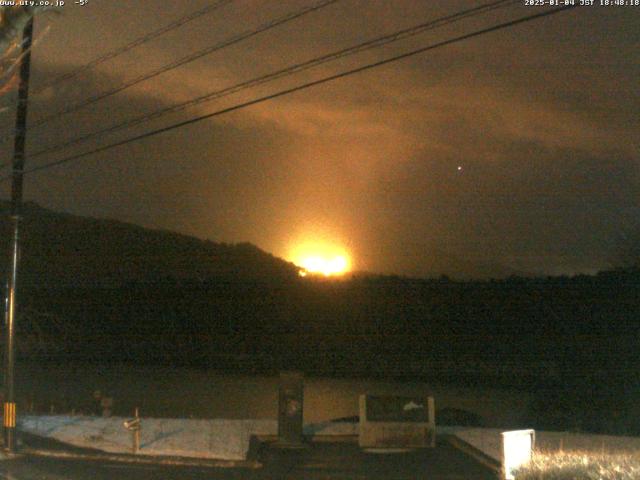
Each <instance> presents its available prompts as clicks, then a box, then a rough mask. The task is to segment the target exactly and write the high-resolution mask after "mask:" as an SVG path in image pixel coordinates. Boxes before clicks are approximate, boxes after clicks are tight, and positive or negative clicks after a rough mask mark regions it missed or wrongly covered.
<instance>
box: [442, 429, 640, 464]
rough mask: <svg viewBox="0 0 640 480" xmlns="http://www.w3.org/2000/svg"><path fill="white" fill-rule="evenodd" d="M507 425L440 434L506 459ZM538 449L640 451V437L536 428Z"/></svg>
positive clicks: (609, 451) (448, 430)
mask: <svg viewBox="0 0 640 480" xmlns="http://www.w3.org/2000/svg"><path fill="white" fill-rule="evenodd" d="M504 431H505V430H504V429H497V428H465V427H439V428H438V433H439V434H451V435H455V436H456V437H458V438H459V439H460V440H463V441H464V442H466V443H468V444H469V445H471V446H472V447H474V448H476V449H478V450H480V451H481V452H482V453H484V454H485V455H488V456H489V457H491V458H493V459H494V460H497V461H498V462H502V435H501V433H502V432H504ZM535 448H536V450H540V451H547V452H548V451H551V452H553V451H559V450H564V451H578V450H579V451H588V452H594V453H601V452H605V453H622V452H638V451H640V438H638V437H618V436H612V435H591V434H586V433H569V432H540V431H536V447H535Z"/></svg>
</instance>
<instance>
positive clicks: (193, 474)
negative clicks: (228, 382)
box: [0, 443, 496, 480]
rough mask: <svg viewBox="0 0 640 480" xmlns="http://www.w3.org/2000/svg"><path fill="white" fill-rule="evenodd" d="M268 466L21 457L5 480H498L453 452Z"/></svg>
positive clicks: (336, 451)
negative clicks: (193, 465) (213, 466)
mask: <svg viewBox="0 0 640 480" xmlns="http://www.w3.org/2000/svg"><path fill="white" fill-rule="evenodd" d="M260 457H261V461H262V462H263V464H264V467H263V468H261V469H256V470H246V469H229V468H224V469H210V468H185V467H169V466H160V465H131V464H119V463H112V462H106V461H105V462H98V461H72V460H58V459H50V458H36V457H22V458H18V459H14V460H7V461H2V462H0V479H7V480H35V479H38V480H107V479H109V480H112V479H113V480H115V479H118V480H128V479H136V480H159V479H168V480H173V479H175V480H205V479H207V480H216V479H219V480H232V479H234V480H235V479H247V480H254V479H255V480H266V479H283V480H284V479H288V480H298V479H300V480H302V479H304V480H320V479H323V480H325V479H326V480H333V479H356V480H360V479H380V480H382V479H384V480H408V479H415V480H417V479H429V480H467V479H468V480H485V479H487V480H489V479H495V478H496V476H495V474H493V473H492V472H491V471H490V470H488V469H486V468H484V467H482V466H481V465H479V464H477V463H476V462H475V461H473V460H472V459H470V458H468V457H466V456H465V455H464V454H462V453H461V452H459V451H457V450H455V449H454V448H453V447H451V446H449V445H446V444H443V445H439V446H437V447H436V448H435V449H430V450H422V451H416V452H410V453H401V454H384V455H383V454H372V453H364V452H362V451H361V450H360V449H359V448H358V447H357V445H353V444H344V443H343V444H314V445H312V446H311V447H309V448H307V449H304V450H300V451H295V450H276V449H273V448H269V447H265V448H263V449H262V451H261V452H260Z"/></svg>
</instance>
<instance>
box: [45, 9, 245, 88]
mask: <svg viewBox="0 0 640 480" xmlns="http://www.w3.org/2000/svg"><path fill="white" fill-rule="evenodd" d="M233 1H234V0H218V1H217V2H214V3H212V4H211V5H208V6H206V7H204V8H202V9H200V10H196V11H195V12H193V13H190V14H188V15H186V16H184V17H182V18H179V19H178V20H175V21H174V22H171V23H169V24H168V25H165V26H164V27H161V28H159V29H157V30H154V31H152V32H149V33H147V34H146V35H143V36H142V37H139V38H137V39H135V40H133V41H132V42H130V43H127V44H126V45H123V46H121V47H118V48H116V49H115V50H112V51H110V52H107V53H105V54H104V55H101V56H99V57H97V58H94V59H93V60H91V61H90V62H89V63H87V64H85V65H83V66H82V67H80V68H78V69H76V70H74V71H72V72H69V73H66V74H63V75H60V76H59V77H57V78H55V79H53V80H52V81H51V82H49V83H46V84H45V85H43V86H41V87H39V88H37V89H35V90H34V92H33V93H40V92H42V91H43V90H45V89H47V88H49V87H53V86H56V85H58V84H60V83H62V82H66V81H67V80H70V79H72V78H75V77H77V76H78V75H80V74H81V73H83V72H86V71H87V70H90V69H92V68H94V67H96V66H98V65H100V64H101V63H104V62H106V61H108V60H111V59H113V58H115V57H118V56H120V55H122V54H123V53H126V52H128V51H129V50H133V49H134V48H136V47H138V46H140V45H142V44H144V43H147V42H149V41H151V40H153V39H155V38H158V37H159V36H161V35H164V34H165V33H168V32H170V31H172V30H175V29H176V28H179V27H181V26H183V25H186V24H187V23H189V22H192V21H194V20H196V19H198V18H200V17H202V16H204V15H207V14H209V13H211V12H213V11H215V10H217V9H219V8H221V7H224V6H225V5H227V4H228V3H231V2H233Z"/></svg>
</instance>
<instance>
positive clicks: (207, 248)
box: [0, 202, 297, 286]
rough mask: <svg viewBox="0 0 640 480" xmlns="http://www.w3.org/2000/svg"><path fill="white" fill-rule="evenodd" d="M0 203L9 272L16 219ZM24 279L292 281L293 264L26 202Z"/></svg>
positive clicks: (0, 235)
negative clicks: (11, 218)
mask: <svg viewBox="0 0 640 480" xmlns="http://www.w3.org/2000/svg"><path fill="white" fill-rule="evenodd" d="M8 214H9V206H8V204H7V203H6V202H2V203H0V249H1V250H0V252H1V253H2V255H1V258H0V269H1V272H2V274H3V276H4V275H5V274H6V272H7V268H8V259H9V247H10V239H11V223H10V221H9V216H8ZM23 225H24V227H23V229H22V259H21V264H20V267H21V270H20V277H21V281H22V282H25V283H27V282H28V283H30V284H35V285H40V286H47V284H49V285H51V284H55V285H60V284H67V285H86V284H94V285H119V284H122V283H126V282H130V281H147V280H153V281H156V280H158V279H162V278H173V279H204V278H212V277H224V278H234V279H260V278H274V277H275V278H282V277H284V278H290V277H293V276H296V275H297V269H296V267H295V265H293V264H291V263H288V262H285V261H284V260H282V259H280V258H276V257H274V256H273V255H270V254H268V253H266V252H264V251H262V250H260V249H259V248H257V247H256V246H254V245H252V244H250V243H239V244H234V245H228V244H222V243H214V242H211V241H205V240H200V239H197V238H194V237H189V236H186V235H180V234H177V233H173V232H168V231H160V230H151V229H146V228H142V227H139V226H136V225H132V224H128V223H124V222H119V221H115V220H105V219H95V218H85V217H78V216H74V215H68V214H63V213H57V212H53V211H50V210H47V209H45V208H42V207H40V206H39V205H37V204H35V203H27V204H26V205H25V209H24V220H23Z"/></svg>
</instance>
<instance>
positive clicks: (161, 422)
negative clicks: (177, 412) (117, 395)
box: [18, 415, 278, 460]
mask: <svg viewBox="0 0 640 480" xmlns="http://www.w3.org/2000/svg"><path fill="white" fill-rule="evenodd" d="M125 420H126V419H124V418H120V417H110V418H102V417H89V416H86V417H85V416H64V415H55V416H54V415H52V416H26V417H22V418H21V419H20V421H19V422H18V423H19V424H18V428H19V429H20V430H22V431H24V432H27V433H32V434H34V435H40V436H43V437H49V438H53V439H55V440H58V441H60V442H64V443H67V444H70V445H74V446H77V447H85V448H93V449H97V450H102V451H105V452H109V453H131V451H132V433H131V432H130V431H128V430H127V429H125V428H124V425H123V422H124V421H125ZM141 424H142V429H141V431H140V451H139V453H140V454H142V455H163V456H164V455H166V456H179V457H194V458H209V459H224V460H244V459H246V457H247V452H248V451H249V442H250V440H251V436H252V435H275V434H276V433H277V428H278V427H277V422H275V421H274V420H219V419H216V420H193V419H172V418H143V419H142V422H141Z"/></svg>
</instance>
